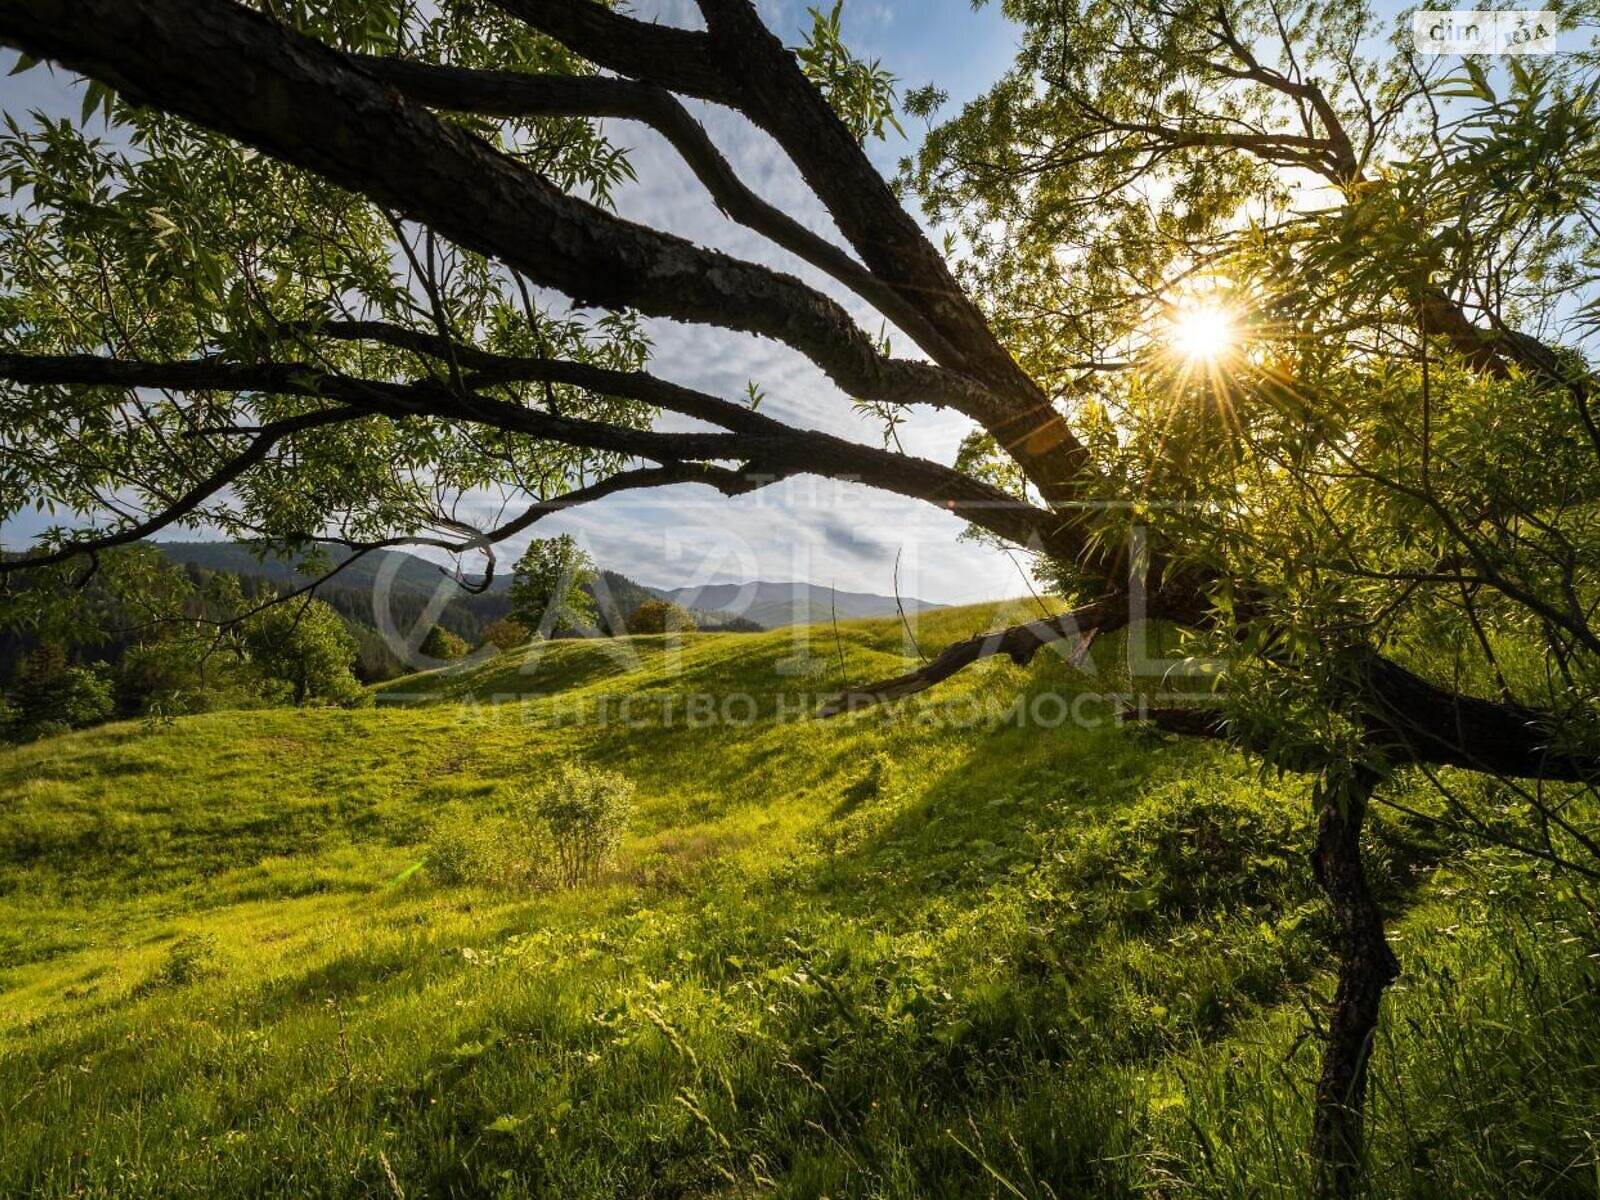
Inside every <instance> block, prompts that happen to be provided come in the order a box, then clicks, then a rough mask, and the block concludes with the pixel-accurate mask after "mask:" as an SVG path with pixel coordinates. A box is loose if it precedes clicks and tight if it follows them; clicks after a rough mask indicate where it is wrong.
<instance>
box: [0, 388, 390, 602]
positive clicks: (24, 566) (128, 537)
mask: <svg viewBox="0 0 1600 1200" xmlns="http://www.w3.org/2000/svg"><path fill="white" fill-rule="evenodd" d="M362 415H363V414H362V413H361V412H360V411H359V410H358V409H355V408H330V409H324V410H322V411H320V412H314V413H305V414H302V415H301V416H298V417H289V418H286V419H285V420H282V421H274V422H272V423H271V424H269V425H263V426H262V427H261V429H260V430H259V432H258V433H257V434H256V436H255V438H254V439H253V440H252V441H251V443H250V445H249V446H248V447H247V448H246V449H245V450H244V451H242V452H241V453H240V454H238V455H237V456H235V457H234V458H231V459H229V460H228V461H227V462H226V463H224V464H223V465H222V466H220V467H218V468H217V469H216V470H215V471H213V472H212V473H211V474H210V475H208V476H206V478H205V479H203V480H201V481H200V482H199V483H197V484H195V486H194V487H192V488H190V489H189V490H188V491H187V492H185V493H184V494H183V495H182V496H179V497H178V498H177V499H176V500H174V501H173V502H172V503H171V504H169V505H167V507H166V508H164V509H162V510H161V511H160V512H159V513H156V514H154V515H153V516H151V517H149V518H148V519H147V520H144V521H140V522H137V523H136V524H133V525H130V526H128V527H127V528H125V529H121V530H118V531H117V532H116V533H108V534H105V535H103V536H101V537H96V538H85V539H83V540H81V541H76V542H68V543H66V544H64V545H62V546H60V547H59V548H57V549H55V550H51V551H47V552H45V553H43V554H25V555H22V556H20V557H17V558H4V559H0V575H4V574H9V573H10V572H12V571H23V570H31V569H34V568H37V567H48V566H50V565H52V564H53V563H59V562H65V561H67V560H68V559H70V558H77V557H79V556H81V555H85V554H87V555H91V556H92V555H94V554H97V553H99V552H100V551H102V550H109V549H111V548H112V547H114V546H125V545H127V544H128V543H130V542H137V541H139V540H140V539H141V538H145V537H148V536H149V535H150V534H152V533H155V532H157V531H159V530H161V529H164V528H165V527H166V526H168V525H171V524H172V523H173V522H174V521H177V520H180V519H181V518H183V517H186V516H188V515H189V514H190V513H192V512H194V510H195V509H197V508H199V507H200V505H202V504H204V503H205V502H206V501H207V500H209V499H210V498H211V497H212V496H215V495H216V494H217V493H218V492H220V491H221V490H222V489H223V488H225V487H227V486H228V485H229V484H231V483H232V482H233V481H234V480H236V479H238V478H239V476H241V475H243V474H244V473H245V472H246V471H247V470H249V469H250V468H251V467H253V466H255V465H256V464H257V463H259V462H261V461H262V460H263V459H265V458H266V456H267V453H268V451H270V450H271V449H272V447H273V446H275V445H277V443H278V442H280V441H282V440H283V439H284V438H286V437H288V436H289V435H290V434H293V433H299V432H301V431H303V430H307V429H315V428H317V427H318V426H322V425H333V424H336V423H338V422H340V421H350V420H354V419H356V418H358V417H360V416H362Z"/></svg>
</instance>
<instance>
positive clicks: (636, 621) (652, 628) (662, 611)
mask: <svg viewBox="0 0 1600 1200" xmlns="http://www.w3.org/2000/svg"><path fill="white" fill-rule="evenodd" d="M694 629H695V624H694V618H693V617H692V616H690V615H689V610H688V609H686V608H684V607H683V606H682V605H679V604H674V603H673V602H672V601H671V600H646V601H645V602H644V603H643V604H641V605H639V607H638V608H636V609H634V610H633V615H632V616H631V617H629V618H628V632H629V633H693V632H694Z"/></svg>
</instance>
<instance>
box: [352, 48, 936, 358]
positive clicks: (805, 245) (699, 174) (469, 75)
mask: <svg viewBox="0 0 1600 1200" xmlns="http://www.w3.org/2000/svg"><path fill="white" fill-rule="evenodd" d="M355 60H356V62H358V63H359V64H360V65H361V66H362V67H363V68H364V69H365V70H366V71H368V72H369V73H370V74H372V75H373V76H375V77H376V78H378V79H381V80H383V82H385V83H387V84H388V85H389V86H391V87H393V88H394V89H395V90H397V91H398V92H399V93H400V94H401V95H403V96H405V97H406V98H407V99H409V100H413V101H415V102H416V103H418V104H424V105H427V106H428V107H429V108H435V109H444V110H448V111H451V112H471V113H476V114H479V115H482V116H490V117H533V116H569V117H618V118H622V119H625V120H630V121H641V122H643V123H644V124H646V125H649V126H650V127H651V128H653V129H655V131H656V132H657V133H659V134H661V136H662V137H664V138H666V139H667V141H668V142H669V143H670V144H671V145H672V148H673V149H675V150H676V151H677V152H678V154H679V156H680V157H681V158H682V159H683V161H684V162H685V163H686V164H687V165H688V167H689V169H690V170H691V171H693V172H694V175H695V177H696V178H697V179H699V180H700V182H701V184H703V185H704V187H705V189H706V191H707V192H709V193H710V194H711V198H712V199H713V200H714V201H716V204H717V207H718V208H719V209H720V210H721V211H722V212H723V213H724V214H725V215H726V216H728V217H730V218H731V219H733V220H735V221H737V222H739V224H741V225H744V226H746V227H748V228H750V229H753V230H755V231H756V232H757V233H759V234H761V235H762V236H763V237H766V238H768V239H769V240H770V241H772V242H773V243H774V244H775V245H778V246H781V247H782V248H783V249H785V250H787V251H789V252H790V253H791V254H793V255H794V256H795V257H797V258H799V259H801V260H802V261H804V262H807V263H810V264H811V265H812V266H814V267H816V268H817V269H818V270H820V271H823V272H825V273H826V274H827V275H829V276H831V277H832V278H833V279H835V280H837V281H838V282H840V283H842V284H844V286H845V287H847V288H849V289H850V290H851V291H853V292H855V293H856V295H858V296H860V297H861V298H862V299H864V300H866V301H867V302H868V303H870V304H872V305H873V306H874V307H875V308H877V309H878V311H879V312H881V313H882V314H883V315H884V316H886V317H888V318H889V320H891V321H893V322H894V323H895V324H896V325H897V326H899V328H900V329H902V330H904V331H905V333H906V334H907V335H908V336H910V338H911V339H912V340H913V341H914V342H916V343H917V345H919V346H921V347H922V349H923V350H925V351H927V353H928V354H929V355H930V356H931V357H933V358H934V359H935V360H936V361H949V360H951V359H954V358H956V357H957V356H956V353H955V349H954V347H952V346H951V345H950V344H949V343H948V342H947V341H945V339H944V338H943V337H942V336H941V335H940V334H939V333H938V331H937V330H935V329H934V328H933V327H932V326H931V325H929V324H928V322H927V320H926V318H925V317H924V316H923V315H922V313H920V312H919V311H918V310H917V309H916V308H915V307H914V306H912V305H910V304H908V303H906V301H905V299H904V298H903V297H902V296H901V295H900V294H899V293H897V292H896V291H895V290H894V289H893V288H891V287H889V286H888V285H886V284H884V283H883V282H882V281H880V280H879V279H878V278H877V277H875V276H874V275H873V274H872V272H870V271H868V270H867V269H866V268H865V267H863V266H862V265H861V264H860V263H858V262H857V261H856V260H855V259H853V258H851V257H850V256H849V255H848V254H846V253H845V252H844V251H843V250H840V249H839V248H838V247H837V246H835V245H833V244H832V243H831V242H829V241H828V240H827V239H826V238H824V237H821V236H820V235H818V234H816V233H813V232H812V231H811V230H809V229H807V228H806V227H805V226H804V225H802V224H801V223H800V222H799V221H796V220H795V219H794V218H793V217H791V216H789V214H787V213H785V212H783V211H782V210H781V209H779V208H776V207H775V206H773V205H771V204H769V203H767V202H766V201H765V200H763V199H761V197H760V196H758V195H756V193H755V192H754V191H752V190H751V189H750V188H749V187H748V186H747V185H746V184H745V182H744V180H742V179H740V178H739V176H738V175H737V174H736V173H735V172H734V169H733V167H732V166H730V165H729V163H728V160H727V159H726V158H724V157H723V155H722V153H721V151H719V150H718V149H717V147H716V145H715V144H714V143H713V142H712V141H711V138H710V137H709V136H708V135H707V134H706V131H705V130H704V129H703V128H702V127H701V125H700V123H699V122H698V121H696V120H695V119H694V118H693V117H691V116H690V115H689V113H688V111H687V110H686V109H685V108H684V107H683V105H682V104H680V103H679V102H678V100H677V98H676V97H675V96H673V94H672V93H671V92H669V91H667V90H665V89H664V88H659V87H656V86H654V85H652V84H646V83H639V82H637V81H636V80H632V79H612V78H607V77H604V76H599V75H595V76H571V75H532V74H529V73H527V72H523V71H486V70H472V69H469V68H465V67H452V66H442V65H438V64H434V63H422V62H408V61H406V60H403V59H397V58H383V57H379V56H376V55H357V56H355Z"/></svg>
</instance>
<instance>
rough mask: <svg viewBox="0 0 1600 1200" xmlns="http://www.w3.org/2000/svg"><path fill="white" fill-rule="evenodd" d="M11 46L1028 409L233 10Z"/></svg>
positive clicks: (107, 5)
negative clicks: (575, 186)
mask: <svg viewBox="0 0 1600 1200" xmlns="http://www.w3.org/2000/svg"><path fill="white" fill-rule="evenodd" d="M646 28H648V27H646ZM0 39H3V40H5V41H6V42H8V43H9V44H12V45H16V46H18V47H20V48H22V49H24V50H26V51H27V52H28V53H30V54H33V55H35V56H37V57H45V58H51V59H55V60H57V61H59V62H62V63H64V64H65V65H67V66H69V67H71V68H72V69H74V70H77V71H80V72H83V73H85V74H87V75H89V76H91V77H92V78H95V79H98V80H100V81H101V82H103V83H106V84H108V85H109V86H111V87H114V88H116V89H117V90H118V91H119V92H121V93H122V94H123V95H124V96H125V97H127V98H128V99H130V100H132V101H135V102H142V103H148V104H153V105H155V106H157V107H160V108H163V109H165V110H167V111H169V112H173V113H176V114H178V115H180V116H183V117H186V118H188V119H190V120H193V121H196V122H198V123H199V124H201V125H204V126H206V127H208V128H210V129H214V130H217V131H218V132H221V133H224V134H227V135H228V136H231V137H235V138H238V139H239V140H240V141H243V142H245V143H248V144H250V145H253V146H256V147H258V148H260V149H262V150H264V151H266V152H267V153H269V154H272V155H274V156H276V157H278V158H281V159H283V160H285V161H287V162H291V163H294V164H296V165H298V166H302V167H305V168H306V169H308V170H312V171H315V172H317V173H318V174H321V175H323V176H325V177H326V178H328V179H330V180H332V181H334V182H335V183H338V184H340V185H341V186H344V187H347V188H350V189H351V190H353V191H356V192H358V193H360V194H362V195H365V196H367V197H369V198H370V199H372V200H373V201H375V202H376V203H378V204H380V205H383V206H385V207H386V208H390V209H394V210H396V211H398V212H401V213H404V214H406V215H407V216H409V217H411V218H413V219H415V220H418V221H420V222H422V223H423V224H426V225H428V226H429V227H431V228H433V229H436V230H437V231H439V232H440V233H442V234H443V235H445V236H447V237H449V238H451V239H452V240H453V241H455V242H457V243H458V244H460V245H462V246H465V247H468V248H470V249H474V250H477V251H480V252H482V253H484V254H487V255H490V256H492V257H495V258H498V259H500V260H502V261H504V262H506V263H508V264H509V265H511V266H513V267H515V268H516V269H517V270H519V271H521V272H522V273H523V274H525V275H526V276H527V277H528V278H529V279H531V280H534V281H535V282H538V283H540V284H543V285H545V286H548V287H552V288H555V289H557V290H559V291H562V292H564V293H566V294H567V295H569V296H572V297H573V298H574V299H576V300H578V301H579V302H581V303H588V304H595V305H600V306H603V307H606V308H612V309H621V308H630V307H631V308H637V309H639V310H640V311H642V312H645V313H649V314H652V315H656V316H663V317H669V318H672V319H676V320H680V321H687V322H694V323H703V324H709V325H718V326H721V327H723V328H727V329H733V330H737V331H741V332H747V333H754V334H760V335H763V336H766V337H772V338H776V339H777V340H780V341H783V342H785V343H787V344H789V345H791V346H793V347H794V348H796V349H797V350H800V351H801V352H802V353H804V354H806V355H807V356H808V357H810V358H811V359H812V360H813V361H814V362H816V363H817V364H818V365H819V366H820V367H822V369H823V370H824V371H826V372H827V373H828V375H829V376H830V377H831V378H833V380H834V381H835V382H836V383H838V384H839V386H840V387H842V388H843V389H844V390H845V391H847V392H849V393H850V394H851V395H854V396H857V397H860V398H862V399H868V400H878V401H882V402H885V403H896V404H898V403H926V404H935V405H949V406H952V407H955V408H957V409H958V410H959V411H961V412H963V413H965V414H966V415H968V416H970V417H972V418H973V419H974V420H977V421H979V422H980V423H981V424H984V425H985V426H986V427H990V428H993V427H994V426H1001V427H1002V428H1003V427H1004V426H1005V425H1006V423H1007V421H1008V420H1009V419H1011V418H1012V417H1013V416H1014V411H1013V410H1014V407H1015V406H1014V405H1013V404H1012V403H1010V402H1009V401H1007V400H1005V399H1004V398H1002V397H1000V396H998V395H996V394H995V393H994V392H993V391H992V390H991V389H990V388H988V387H986V386H984V385H982V384H980V383H978V382H975V381H974V380H973V379H971V378H968V377H967V376H964V375H962V374H960V373H957V372H954V371H950V370H941V369H939V368H938V367H935V366H931V365H928V364H925V363H919V362H911V361H907V360H898V359H890V358H887V357H885V356H883V355H881V354H879V353H878V351H877V349H876V348H875V346H874V345H873V343H872V340H871V339H870V338H868V337H867V336H866V334H865V333H863V332H862V331H861V330H860V329H859V328H858V327H857V326H856V325H855V323H854V322H853V321H851V319H850V317H849V315H848V314H847V313H846V312H845V311H844V309H842V308H841V307H840V306H839V305H838V304H836V303H835V302H834V301H832V300H830V299H828V298H827V297H826V296H823V295H821V294H820V293H818V292H816V291H814V290H813V289H811V288H808V287H806V286H805V285H804V284H802V283H801V282H800V281H799V280H797V279H795V278H793V277H792V276H788V275H784V274H782V273H780V272H777V271H772V270H769V269H767V268H764V267H760V266H756V265H754V264H752V263H747V262H743V261H740V260H739V259H736V258H732V257H730V256H728V255H725V254H721V253H718V252H715V251H710V250H705V249H703V248H701V247H698V246H695V245H694V244H693V243H691V242H688V241H685V240H683V239H682V238H678V237H674V236H672V235H669V234H665V233H661V232H658V231H656V230H652V229H649V228H646V227H644V226H641V225H637V224H634V223H633V222H630V221H625V220H623V219H621V218H619V217H615V216H613V215H611V214H609V213H606V212H604V211H603V210H601V209H599V208H597V207H595V206H594V205H591V204H587V203H585V202H583V201H581V200H578V199H576V198H574V197H572V196H568V195H566V194H565V193H563V192H561V191H560V190H559V189H558V188H556V187H554V186H552V185H551V184H549V183H548V182H546V181H545V180H544V179H543V178H541V177H540V176H539V175H538V174H537V173H535V172H533V171H531V170H529V169H528V168H526V167H525V166H523V165H522V164H520V163H518V162H516V161H515V160H513V159H511V158H509V157H507V156H506V155H504V154H501V153H499V152H498V151H496V150H495V149H494V148H493V147H491V146H489V145H488V144H487V143H485V142H483V141H482V140H481V139H479V138H476V137H474V136H472V135H471V134H469V133H467V132H465V131H464V130H462V129H460V128H457V127H455V126H453V125H451V124H449V123H447V122H444V121H441V120H439V119H438V118H437V117H435V116H433V114H431V113H429V112H428V111H427V110H426V109H423V108H421V107H418V106H416V105H413V104H411V103H410V102H408V101H406V100H405V99H403V98H402V97H401V96H400V95H399V94H398V92H396V91H395V90H394V89H392V88H389V87H386V86H385V85H383V84H382V83H380V82H379V81H378V80H376V79H374V78H373V77H372V76H371V75H369V74H368V73H367V72H366V71H364V70H362V69H361V67H360V66H359V65H357V63H356V62H355V61H354V60H353V59H352V58H350V57H349V56H348V55H345V54H342V53H340V52H338V51H335V50H333V49H331V48H329V47H327V46H325V45H323V44H322V43H320V42H317V41H315V40H314V39H311V38H308V37H305V36H303V35H301V34H298V33H296V32H294V31H293V30H290V29H288V28H287V27H285V26H283V25H281V24H279V23H277V22H275V21H272V20H270V19H268V18H266V17H264V16H262V15H260V14H258V13H255V12H252V11H249V10H247V9H244V8H242V7H240V6H238V5H236V4H232V3H229V2H228V0H81V2H80V3H78V4H77V5H76V8H75V12H74V18H73V20H71V21H63V20H62V19H61V13H60V9H59V6H58V5H57V3H56V0H0ZM1080 466H1081V464H1080Z"/></svg>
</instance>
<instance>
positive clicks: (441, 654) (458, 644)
mask: <svg viewBox="0 0 1600 1200" xmlns="http://www.w3.org/2000/svg"><path fill="white" fill-rule="evenodd" d="M419 649H420V650H421V651H422V653H424V654H426V655H427V656H428V657H429V658H443V659H446V660H454V659H458V658H465V657H466V654H467V643H466V642H464V641H463V640H462V639H461V638H459V637H457V636H456V635H455V634H453V633H451V632H450V631H449V630H448V629H446V628H445V627H444V626H443V625H435V626H434V627H433V628H432V629H430V630H428V636H427V637H425V638H423V639H422V645H421V646H420V647H419Z"/></svg>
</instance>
